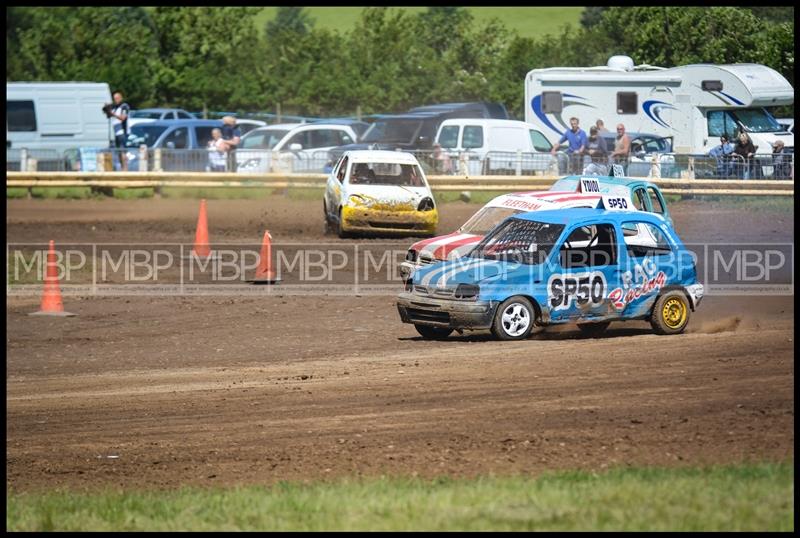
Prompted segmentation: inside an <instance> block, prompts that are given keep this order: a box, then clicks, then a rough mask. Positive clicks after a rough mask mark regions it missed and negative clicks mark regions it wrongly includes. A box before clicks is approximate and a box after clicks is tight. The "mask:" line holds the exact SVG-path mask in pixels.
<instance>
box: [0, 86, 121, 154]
mask: <svg viewBox="0 0 800 538" xmlns="http://www.w3.org/2000/svg"><path fill="white" fill-rule="evenodd" d="M106 103H111V92H110V90H109V87H108V84H106V83H105V82H7V83H6V150H9V149H11V150H12V151H13V150H18V149H29V150H54V151H55V152H58V154H63V153H64V151H65V150H67V149H71V148H78V147H86V148H108V147H109V144H110V142H111V136H110V133H111V129H110V125H109V120H108V118H107V117H106V115H105V114H104V113H103V110H102V108H103V105H105V104H106Z"/></svg>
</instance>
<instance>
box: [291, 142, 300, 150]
mask: <svg viewBox="0 0 800 538" xmlns="http://www.w3.org/2000/svg"><path fill="white" fill-rule="evenodd" d="M301 149H303V144H298V143H297V142H295V143H294V144H290V145H289V151H300V150H301Z"/></svg>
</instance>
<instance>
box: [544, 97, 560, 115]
mask: <svg viewBox="0 0 800 538" xmlns="http://www.w3.org/2000/svg"><path fill="white" fill-rule="evenodd" d="M563 109H564V99H563V97H562V95H561V92H542V112H544V113H545V114H560V113H561V111H562V110H563Z"/></svg>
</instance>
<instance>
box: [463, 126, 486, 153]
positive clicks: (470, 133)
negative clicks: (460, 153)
mask: <svg viewBox="0 0 800 538" xmlns="http://www.w3.org/2000/svg"><path fill="white" fill-rule="evenodd" d="M461 147H463V148H464V149H470V148H481V147H483V127H481V126H480V125H465V126H464V140H463V141H462V143H461Z"/></svg>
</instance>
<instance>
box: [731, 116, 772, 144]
mask: <svg viewBox="0 0 800 538" xmlns="http://www.w3.org/2000/svg"><path fill="white" fill-rule="evenodd" d="M731 114H733V117H734V118H736V119H737V120H739V122H740V123H741V124H742V125H744V128H745V130H746V131H748V132H750V133H777V132H782V131H783V127H781V124H780V123H778V121H777V120H776V119H775V118H773V117H772V114H770V113H769V112H767V111H766V110H765V109H763V108H739V109H736V110H732V111H731ZM762 149H764V148H762ZM766 149H767V150H769V148H766Z"/></svg>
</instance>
